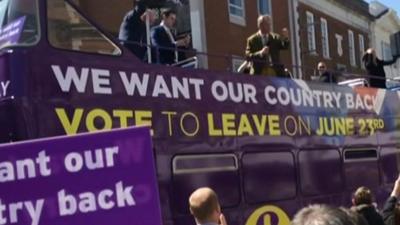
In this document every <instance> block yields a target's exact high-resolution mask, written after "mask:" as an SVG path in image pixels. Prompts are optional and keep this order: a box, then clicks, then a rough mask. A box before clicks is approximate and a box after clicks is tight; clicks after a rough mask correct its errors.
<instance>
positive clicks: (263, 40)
mask: <svg viewBox="0 0 400 225" xmlns="http://www.w3.org/2000/svg"><path fill="white" fill-rule="evenodd" d="M257 25H258V32H257V33H255V34H253V35H252V36H250V37H249V38H248V39H247V47H246V58H247V60H250V61H251V62H252V64H253V66H252V68H251V71H250V74H261V75H275V76H284V74H285V71H284V69H285V68H284V65H283V64H282V63H281V59H280V51H281V50H284V49H288V48H289V32H288V30H287V28H283V29H282V36H280V35H278V34H276V33H273V32H272V31H271V17H270V16H260V17H258V19H257Z"/></svg>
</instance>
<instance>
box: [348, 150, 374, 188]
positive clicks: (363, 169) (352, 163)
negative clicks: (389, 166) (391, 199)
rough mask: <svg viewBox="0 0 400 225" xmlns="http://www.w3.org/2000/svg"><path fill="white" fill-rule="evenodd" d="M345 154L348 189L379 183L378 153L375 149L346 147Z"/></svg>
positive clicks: (372, 185)
mask: <svg viewBox="0 0 400 225" xmlns="http://www.w3.org/2000/svg"><path fill="white" fill-rule="evenodd" d="M343 155H344V156H343V160H344V174H345V176H346V186H347V189H349V190H354V189H356V188H358V187H360V186H367V187H370V188H371V187H376V186H378V185H379V170H378V153H377V151H376V150H375V149H358V148H357V149H345V150H344V154H343Z"/></svg>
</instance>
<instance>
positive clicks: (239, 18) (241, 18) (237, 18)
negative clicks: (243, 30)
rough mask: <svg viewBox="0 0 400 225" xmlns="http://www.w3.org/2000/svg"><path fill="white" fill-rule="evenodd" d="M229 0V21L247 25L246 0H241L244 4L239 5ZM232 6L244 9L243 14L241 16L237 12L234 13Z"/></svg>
mask: <svg viewBox="0 0 400 225" xmlns="http://www.w3.org/2000/svg"><path fill="white" fill-rule="evenodd" d="M227 1H228V14H229V22H231V23H233V24H236V25H240V26H246V5H245V1H244V0H239V1H241V3H242V6H238V5H235V4H232V3H231V0H227ZM231 7H233V8H236V9H239V10H242V11H243V16H239V15H236V14H233V13H232V12H231Z"/></svg>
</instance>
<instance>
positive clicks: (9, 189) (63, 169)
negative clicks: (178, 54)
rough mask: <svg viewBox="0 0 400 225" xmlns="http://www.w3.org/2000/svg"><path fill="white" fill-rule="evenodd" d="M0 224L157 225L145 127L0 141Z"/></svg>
mask: <svg viewBox="0 0 400 225" xmlns="http://www.w3.org/2000/svg"><path fill="white" fill-rule="evenodd" d="M27 168H29V169H27ZM0 224H3V225H6V224H18V225H71V224H74V225H87V224H96V225H110V224H113V225H125V224H141V225H161V213H160V205H159V195H158V189H157V180H156V172H155V164H154V159H153V154H152V145H151V138H150V131H149V129H148V128H146V127H140V128H128V129H119V130H113V131H110V132H101V133H94V134H83V135H77V136H73V137H58V138H52V139H45V140H38V141H32V142H25V143H20V144H7V145H2V146H0Z"/></svg>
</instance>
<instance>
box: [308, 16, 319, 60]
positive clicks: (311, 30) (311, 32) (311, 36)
mask: <svg viewBox="0 0 400 225" xmlns="http://www.w3.org/2000/svg"><path fill="white" fill-rule="evenodd" d="M309 19H310V21H309ZM306 25H307V29H306V30H307V43H308V52H309V53H310V54H311V55H316V54H317V44H316V39H315V18H314V14H313V13H312V12H310V11H306ZM310 41H311V42H310Z"/></svg>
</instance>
